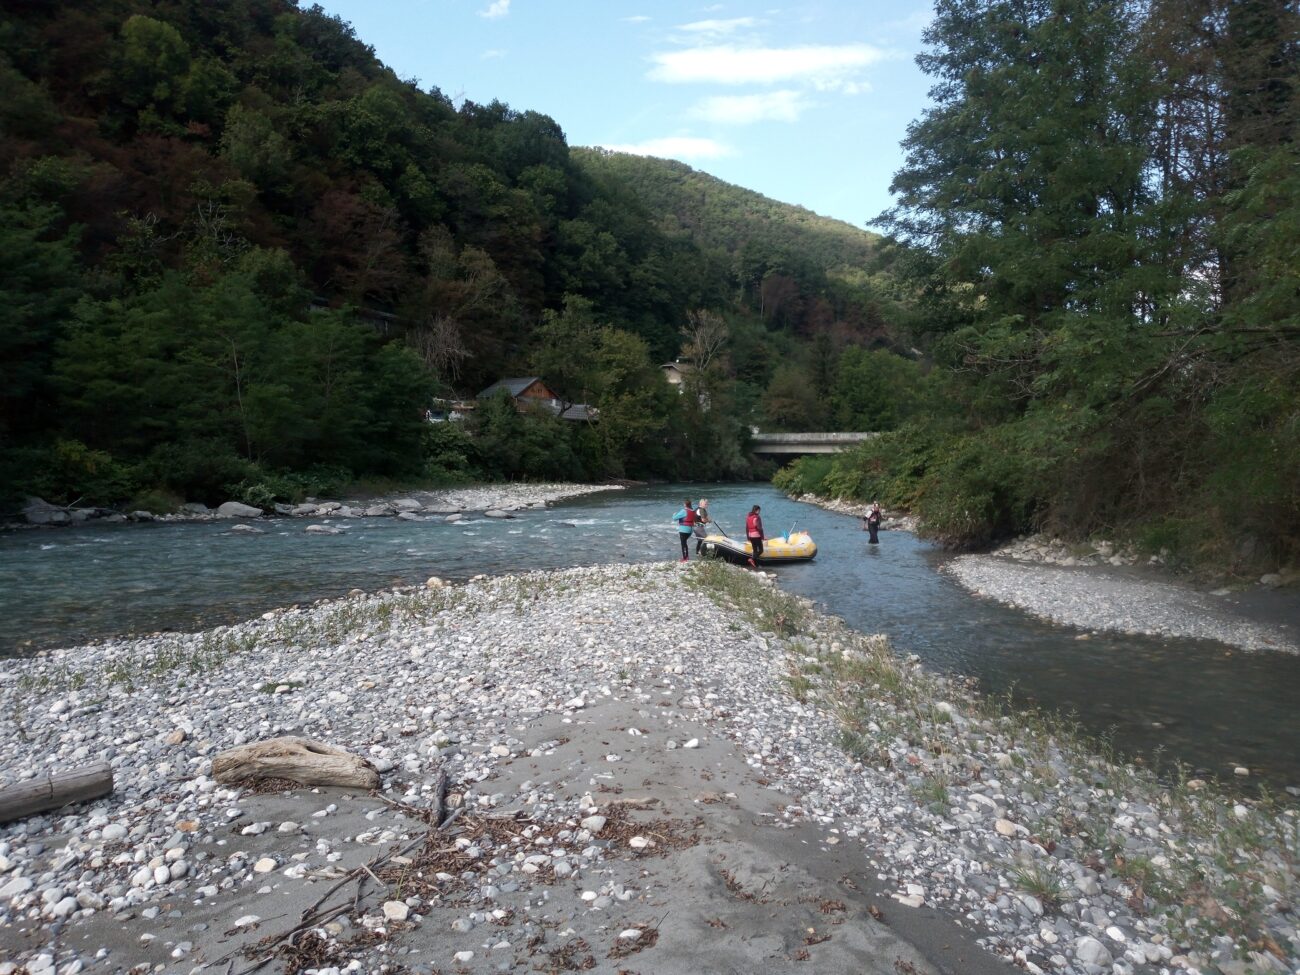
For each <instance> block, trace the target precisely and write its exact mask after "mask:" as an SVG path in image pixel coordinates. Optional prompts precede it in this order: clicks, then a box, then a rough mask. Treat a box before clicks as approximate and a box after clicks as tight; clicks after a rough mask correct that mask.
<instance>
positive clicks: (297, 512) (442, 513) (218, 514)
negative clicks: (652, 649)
mask: <svg viewBox="0 0 1300 975" xmlns="http://www.w3.org/2000/svg"><path fill="white" fill-rule="evenodd" d="M617 490H621V485H612V484H562V483H545V484H488V485H481V486H477V487H463V488H453V489H448V490H440V491H417V492H413V493H411V494H409V495H406V496H404V497H400V498H388V499H385V498H376V499H371V500H368V501H318V500H316V499H314V498H311V499H308V500H307V501H306V502H304V503H302V504H275V505H273V506H271V507H270V508H268V509H263V508H258V507H255V506H253V505H249V504H244V503H243V502H240V501H226V502H225V503H223V504H221V505H218V506H217V507H216V508H209V507H208V506H207V505H205V504H202V503H200V502H197V501H190V502H186V503H185V504H182V505H181V506H180V507H179V508H178V509H177V510H176V511H174V512H168V513H165V514H158V513H154V512H150V511H131V512H122V511H114V510H112V509H109V508H77V507H68V508H64V507H60V506H58V505H52V504H49V503H47V502H45V501H42V500H41V499H40V498H29V499H28V500H27V503H26V505H25V506H24V507H23V512H22V514H23V522H22V524H26V525H37V526H42V527H59V526H64V525H77V524H82V523H84V522H87V521H92V520H94V521H98V522H100V523H107V524H115V523H121V522H128V521H136V522H139V521H222V520H237V521H242V522H247V521H251V520H254V519H258V518H262V517H264V516H267V517H275V516H280V517H292V518H329V519H335V518H342V519H352V518H385V517H396V518H402V519H404V520H407V521H425V520H427V519H429V518H446V519H449V520H455V519H457V518H459V517H460V516H461V515H464V514H466V513H469V512H480V511H481V512H483V513H484V514H485V515H487V516H488V517H496V518H506V517H510V513H511V512H513V511H519V510H522V509H525V508H544V507H546V506H547V505H548V504H550V503H551V502H553V501H559V500H561V499H563V498H571V497H578V496H580V495H584V494H594V493H596V492H598V491H617ZM246 530H247V529H246ZM309 530H310V529H309Z"/></svg>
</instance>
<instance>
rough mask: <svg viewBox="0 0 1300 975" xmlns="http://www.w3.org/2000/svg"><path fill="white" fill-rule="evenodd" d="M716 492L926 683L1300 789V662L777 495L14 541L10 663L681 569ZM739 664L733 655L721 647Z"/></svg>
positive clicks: (667, 494) (626, 496) (640, 495)
mask: <svg viewBox="0 0 1300 975" xmlns="http://www.w3.org/2000/svg"><path fill="white" fill-rule="evenodd" d="M701 490H706V493H707V494H708V496H709V497H710V500H711V503H710V511H711V512H713V514H714V516H715V518H716V519H717V520H718V521H719V522H720V523H721V525H722V527H723V528H724V529H725V530H727V531H728V532H730V533H731V534H733V535H735V534H738V533H740V532H741V529H742V526H743V515H744V513H745V512H746V511H748V509H749V506H750V505H751V504H761V505H762V506H763V519H764V524H765V526H766V529H767V533H768V534H769V535H774V534H779V533H781V532H784V531H786V530H788V529H789V528H790V527H791V526H794V525H797V526H798V527H800V528H806V529H808V530H810V531H811V532H812V534H813V537H814V538H815V539H816V541H817V543H818V546H819V554H818V556H817V559H816V561H814V562H811V563H806V564H803V565H790V566H783V567H781V568H780V569H779V570H777V571H778V573H779V576H780V580H781V585H782V586H783V587H784V588H786V589H787V590H789V591H792V592H796V593H800V594H802V595H806V596H809V597H811V598H812V599H814V600H815V601H816V602H817V603H818V604H820V606H821V607H822V608H823V609H824V610H826V611H828V612H830V613H834V614H835V615H837V616H840V617H842V618H843V619H845V620H846V621H847V622H848V623H850V624H851V625H853V626H854V627H856V628H858V629H860V630H863V631H867V632H882V633H886V634H888V635H889V636H890V638H891V639H892V641H893V643H894V646H895V647H896V649H897V650H899V651H900V652H903V653H915V654H917V655H918V656H919V657H920V658H921V659H922V661H924V663H925V664H926V666H928V667H930V668H933V669H935V670H938V671H942V672H945V673H948V674H954V675H962V676H967V677H971V678H974V679H976V680H977V681H978V682H979V685H980V687H981V688H982V689H983V690H984V691H985V692H987V693H994V694H1003V693H1007V692H1013V693H1014V694H1015V695H1017V697H1018V698H1019V699H1021V700H1022V701H1030V702H1033V703H1036V704H1037V705H1039V706H1041V707H1044V708H1047V709H1051V710H1053V711H1057V712H1061V713H1072V714H1074V715H1076V716H1077V718H1078V721H1079V722H1080V724H1081V725H1082V726H1083V728H1084V729H1085V730H1087V731H1088V732H1089V733H1090V734H1093V735H1095V736H1098V737H1108V738H1109V739H1110V740H1111V741H1112V742H1113V744H1114V745H1115V746H1116V747H1117V748H1118V749H1119V750H1120V752H1121V753H1123V754H1126V755H1130V756H1134V757H1137V758H1139V759H1141V760H1143V761H1148V762H1159V763H1164V762H1167V761H1169V760H1176V761H1180V762H1183V763H1185V764H1187V765H1189V766H1191V767H1192V768H1193V769H1195V770H1198V771H1200V772H1203V773H1209V774H1213V775H1216V776H1220V777H1226V778H1229V779H1230V778H1231V777H1232V769H1233V768H1234V767H1235V766H1238V765H1244V766H1247V767H1249V768H1250V769H1251V770H1252V776H1253V780H1252V781H1261V780H1262V781H1263V782H1266V783H1269V784H1271V785H1274V786H1285V785H1298V784H1300V736H1297V734H1296V725H1295V715H1296V714H1297V713H1300V656H1297V655H1293V654H1284V653H1247V652H1244V651H1240V650H1235V649H1233V648H1229V647H1225V646H1223V645H1222V644H1218V643H1212V642H1208V641H1196V640H1180V639H1161V638H1151V637H1135V636H1121V635H1102V634H1094V635H1092V636H1091V637H1090V638H1089V639H1086V640H1081V639H1077V637H1079V636H1080V632H1079V631H1077V630H1073V629H1070V628H1068V627H1061V626H1055V625H1052V624H1049V623H1045V622H1042V621H1039V620H1036V619H1034V618H1032V617H1029V616H1027V615H1025V614H1024V613H1022V612H1020V611H1018V610H1014V609H1009V608H1006V607H1002V606H999V605H997V604H994V603H991V602H989V601H987V600H982V599H976V598H974V597H972V596H971V595H969V594H968V593H967V592H966V591H965V590H963V589H962V588H961V587H960V586H958V585H957V584H956V583H955V582H953V581H952V580H951V579H949V578H948V577H947V576H946V575H943V574H940V573H939V572H938V571H936V570H937V567H938V566H939V565H940V564H941V563H942V562H943V560H944V558H945V553H943V552H942V551H940V550H938V549H936V548H935V547H933V546H931V545H929V544H927V543H925V542H923V541H920V540H919V539H917V538H916V537H914V536H912V535H910V534H907V533H902V532H884V533H882V535H881V544H880V545H879V546H877V547H871V546H868V545H866V544H865V542H866V536H865V534H864V533H863V532H862V531H861V530H860V527H859V523H858V521H857V519H855V518H850V517H847V516H845V515H839V514H835V513H832V512H829V511H825V510H822V509H820V508H815V507H812V506H809V505H806V504H800V503H798V502H794V501H791V500H790V499H788V498H786V497H785V496H784V495H782V494H780V493H779V492H777V491H776V490H775V489H774V488H772V487H771V486H769V485H761V484H730V485H713V486H710V487H708V488H707V489H702V488H701V487H700V486H698V485H693V486H690V487H681V486H656V487H644V488H636V489H632V490H627V491H611V492H609V493H607V494H606V493H602V494H597V495H590V496H586V497H582V498H575V499H573V500H571V501H567V502H560V503H557V504H554V505H552V506H551V507H550V508H549V509H546V510H536V511H527V512H521V513H520V515H519V517H518V518H516V519H512V520H496V519H487V518H482V517H473V518H472V519H470V520H469V521H468V523H466V522H461V523H459V524H448V523H445V522H443V521H442V520H440V519H439V520H431V521H426V522H409V521H400V520H397V519H393V518H370V519H356V520H348V521H338V522H337V523H336V524H338V525H339V526H340V527H343V528H344V529H345V530H344V533H343V534H341V535H315V534H307V533H306V532H305V531H304V529H305V528H306V525H307V524H308V523H309V522H307V521H304V520H302V519H294V520H290V519H280V520H275V521H266V522H263V523H261V527H263V528H264V529H265V532H264V533H263V534H242V533H232V532H230V531H229V527H230V525H229V523H224V522H223V523H213V522H198V523H155V524H145V525H88V526H83V527H78V528H68V529H60V530H54V531H18V532H11V533H6V534H3V535H0V655H8V656H13V655H16V654H18V655H21V654H24V653H30V652H33V651H34V650H36V649H38V648H41V647H48V646H56V645H58V646H68V645H75V644H80V643H85V642H89V641H91V640H94V639H99V638H103V637H108V636H113V635H122V634H128V633H147V632H153V631H156V630H164V629H180V630H189V629H198V628H203V627H206V626H211V625H215V624H218V623H222V622H232V621H234V620H238V619H242V618H246V617H248V616H251V615H254V614H256V613H258V612H261V611H264V610H266V609H268V608H271V607H273V606H281V605H285V604H288V603H295V602H306V601H310V600H314V599H317V598H320V597H323V596H337V595H342V594H345V593H347V592H348V591H349V590H351V589H354V588H357V589H376V588H381V587H384V586H388V585H392V584H398V583H403V584H405V583H416V582H423V580H424V579H425V578H427V577H428V576H430V575H439V576H442V577H444V578H447V579H453V580H455V579H465V578H468V577H469V576H472V575H475V574H477V573H500V572H517V571H521V570H526V569H540V568H559V567H566V566H574V565H583V564H591V563H596V562H609V561H626V562H644V561H654V560H664V559H673V558H676V557H677V542H676V538H675V532H674V529H673V527H672V525H671V522H670V518H671V516H672V514H673V512H674V511H675V510H676V509H677V507H679V505H680V500H681V497H682V496H683V495H684V494H685V493H688V492H689V493H690V494H691V495H692V496H698V494H699V493H700V491H701ZM719 652H725V648H719Z"/></svg>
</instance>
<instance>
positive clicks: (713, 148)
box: [603, 135, 733, 159]
mask: <svg viewBox="0 0 1300 975" xmlns="http://www.w3.org/2000/svg"><path fill="white" fill-rule="evenodd" d="M603 148H605V149H609V150H610V151H612V152H626V153H630V154H631V155H634V156H657V157H659V158H661V159H718V158H720V157H722V156H730V155H731V154H732V151H733V150H732V149H731V147H730V146H727V145H723V144H722V143H721V142H718V141H717V140H715V139H698V138H695V137H693V136H686V135H670V136H667V137H665V138H662V139H646V140H644V141H642V142H636V143H626V144H623V145H616V146H604V147H603Z"/></svg>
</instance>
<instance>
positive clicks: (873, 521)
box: [867, 501, 884, 545]
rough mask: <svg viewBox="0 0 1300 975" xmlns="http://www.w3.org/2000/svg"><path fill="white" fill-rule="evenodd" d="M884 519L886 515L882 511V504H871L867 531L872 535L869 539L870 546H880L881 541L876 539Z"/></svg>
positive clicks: (876, 502) (877, 502)
mask: <svg viewBox="0 0 1300 975" xmlns="http://www.w3.org/2000/svg"><path fill="white" fill-rule="evenodd" d="M883 518H884V515H883V514H882V513H881V511H880V502H879V501H873V502H871V510H870V511H868V512H867V531H868V532H870V533H871V537H870V538H868V539H867V544H868V545H876V544H879V542H880V539H879V538H877V537H876V532H878V531H880V522H881V521H882V520H883Z"/></svg>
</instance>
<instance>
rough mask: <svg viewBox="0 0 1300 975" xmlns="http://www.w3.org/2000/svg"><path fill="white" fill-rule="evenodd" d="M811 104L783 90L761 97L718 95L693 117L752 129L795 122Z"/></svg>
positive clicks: (703, 103) (693, 111)
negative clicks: (769, 122)
mask: <svg viewBox="0 0 1300 975" xmlns="http://www.w3.org/2000/svg"><path fill="white" fill-rule="evenodd" d="M808 104H809V103H808V101H807V100H806V99H805V98H804V96H803V95H802V94H801V93H799V92H797V91H791V90H789V89H782V90H780V91H771V92H765V93H763V94H759V95H715V96H713V97H712V98H706V99H704V100H703V101H701V102H699V103H697V104H696V105H695V107H694V108H692V109H691V114H692V115H693V116H695V117H696V118H702V119H707V120H708V121H710V122H719V123H721V124H723V125H750V124H751V123H754V122H763V121H767V120H769V119H770V120H773V121H777V122H795V121H798V119H799V116H800V115H801V114H802V113H803V111H804V109H806V108H807V107H808Z"/></svg>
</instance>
